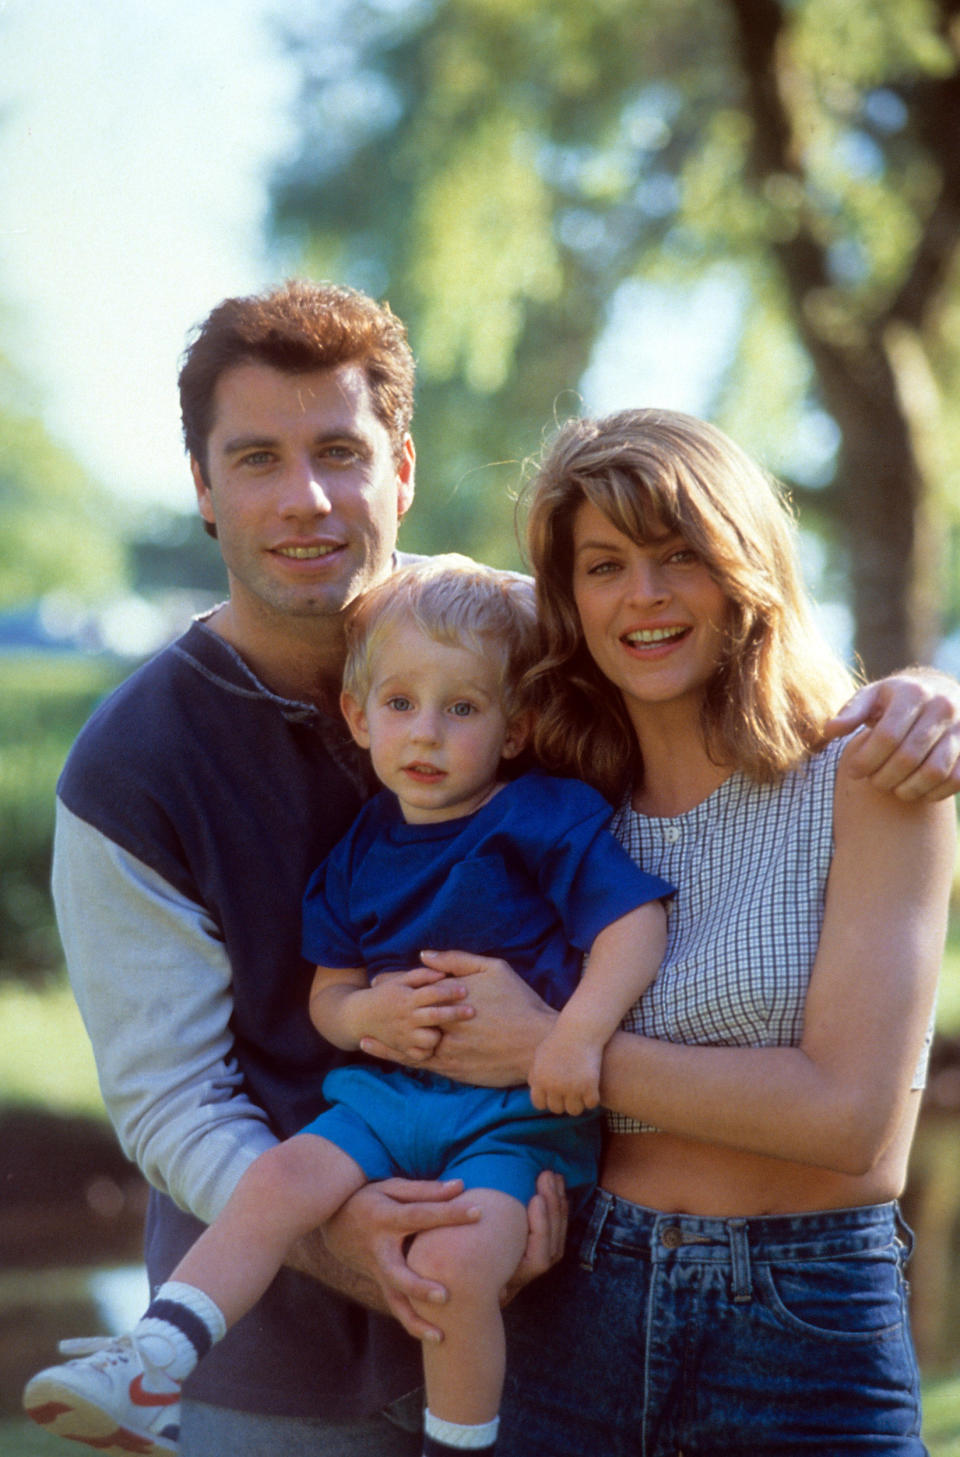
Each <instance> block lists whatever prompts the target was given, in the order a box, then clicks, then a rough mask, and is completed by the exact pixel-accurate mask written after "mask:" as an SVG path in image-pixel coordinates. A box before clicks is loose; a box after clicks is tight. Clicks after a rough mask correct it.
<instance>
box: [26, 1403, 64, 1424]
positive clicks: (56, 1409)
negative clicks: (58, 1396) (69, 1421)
mask: <svg viewBox="0 0 960 1457" xmlns="http://www.w3.org/2000/svg"><path fill="white" fill-rule="evenodd" d="M24 1410H25V1411H26V1413H27V1416H28V1417H30V1418H31V1419H32V1420H33V1421H35V1422H39V1423H40V1425H41V1426H42V1427H45V1426H46V1425H47V1423H48V1422H55V1421H56V1420H57V1417H62V1416H63V1414H64V1412H67V1411H73V1407H72V1406H68V1405H67V1404H66V1402H63V1401H47V1402H45V1403H44V1404H43V1406H28V1407H25V1408H24Z"/></svg>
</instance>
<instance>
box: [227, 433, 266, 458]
mask: <svg viewBox="0 0 960 1457" xmlns="http://www.w3.org/2000/svg"><path fill="white" fill-rule="evenodd" d="M276 443H277V441H276V437H275V436H273V435H235V436H234V437H233V439H232V440H225V441H224V442H223V446H222V449H223V454H224V455H236V454H237V452H238V451H240V450H269V449H272V448H273V447H274V446H275V445H276Z"/></svg>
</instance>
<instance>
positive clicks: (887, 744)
mask: <svg viewBox="0 0 960 1457" xmlns="http://www.w3.org/2000/svg"><path fill="white" fill-rule="evenodd" d="M861 724H864V725H866V726H867V731H866V733H864V734H861V735H860V739H859V741H858V742H857V743H856V744H855V745H854V747H853V748H852V749H851V751H850V755H849V757H848V759H847V761H846V762H847V764H848V766H849V768H850V771H851V772H852V773H853V774H854V775H856V777H857V778H861V779H868V780H869V781H870V783H871V784H872V785H873V786H874V787H875V788H876V789H881V790H888V791H890V792H891V793H893V794H895V795H896V796H897V797H898V799H905V800H917V799H927V800H931V801H932V800H939V799H949V797H950V795H952V794H956V793H957V792H958V791H960V684H958V683H957V682H956V681H955V680H954V679H953V678H949V677H947V675H946V674H944V673H938V672H936V671H935V670H934V669H933V668H912V669H911V670H910V671H909V672H907V673H899V674H897V675H896V676H895V677H892V678H882V679H881V680H880V682H879V683H870V684H868V685H867V686H866V687H865V688H861V689H860V691H859V692H858V693H856V694H854V696H853V698H852V699H851V700H850V702H849V703H848V704H846V705H845V707H843V708H842V709H841V710H840V712H839V713H838V714H836V715H835V716H834V717H833V718H832V719H831V720H830V722H829V723H828V724H827V727H826V735H827V737H828V738H839V737H840V736H841V735H842V734H848V733H850V731H851V730H852V729H854V728H857V727H858V726H859V725H861Z"/></svg>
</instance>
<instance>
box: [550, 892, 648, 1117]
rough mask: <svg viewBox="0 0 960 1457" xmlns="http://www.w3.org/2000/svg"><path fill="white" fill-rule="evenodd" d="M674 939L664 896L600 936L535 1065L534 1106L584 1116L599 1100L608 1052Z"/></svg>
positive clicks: (630, 912) (628, 914)
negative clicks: (670, 936)
mask: <svg viewBox="0 0 960 1457" xmlns="http://www.w3.org/2000/svg"><path fill="white" fill-rule="evenodd" d="M666 939H667V915H666V911H665V910H664V907H663V903H662V902H661V901H648V902H647V904H646V905H642V906H638V907H637V909H636V910H634V911H629V912H628V913H627V915H625V916H621V917H620V919H619V920H618V921H613V922H612V923H611V924H610V925H609V926H605V927H604V929H603V930H602V931H601V932H600V933H599V935H598V936H597V937H596V939H595V941H594V943H593V945H592V946H591V948H590V956H589V958H588V960H587V965H586V967H585V969H584V973H583V976H582V977H581V979H580V984H579V985H578V987H577V989H576V991H575V992H574V993H573V995H572V997H571V998H570V1000H569V1001H568V1002H567V1004H566V1006H565V1007H564V1008H563V1010H562V1011H561V1012H560V1014H559V1016H558V1017H557V1019H556V1021H555V1022H554V1024H553V1028H552V1030H551V1031H550V1032H549V1033H548V1034H547V1036H546V1037H545V1038H544V1039H543V1041H542V1042H541V1043H540V1045H539V1047H538V1048H537V1051H536V1054H535V1055H534V1059H533V1065H532V1067H531V1070H530V1079H529V1081H530V1096H531V1098H532V1100H533V1103H534V1106H535V1107H537V1108H545V1109H549V1110H550V1112H551V1113H582V1112H584V1110H585V1109H587V1108H596V1106H597V1105H598V1103H599V1102H600V1065H601V1061H602V1058H603V1049H604V1047H605V1046H606V1044H607V1042H608V1041H609V1040H610V1038H611V1037H612V1036H613V1034H614V1032H615V1031H616V1030H617V1028H618V1027H619V1025H620V1023H621V1021H622V1019H623V1017H624V1016H625V1015H626V1013H627V1012H628V1011H629V1010H630V1008H631V1007H632V1006H633V1004H634V1003H635V1002H636V1001H638V1000H639V999H640V997H641V996H642V995H643V993H644V992H645V991H646V989H647V987H648V986H649V985H650V983H651V982H652V981H653V979H654V977H655V976H656V974H657V969H658V968H659V966H660V962H661V961H662V960H663V953H664V948H665V946H666Z"/></svg>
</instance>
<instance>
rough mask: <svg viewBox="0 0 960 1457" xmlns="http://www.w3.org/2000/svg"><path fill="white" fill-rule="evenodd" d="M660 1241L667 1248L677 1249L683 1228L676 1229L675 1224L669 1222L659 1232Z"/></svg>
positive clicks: (681, 1242)
mask: <svg viewBox="0 0 960 1457" xmlns="http://www.w3.org/2000/svg"><path fill="white" fill-rule="evenodd" d="M660 1243H661V1244H662V1245H665V1246H666V1248H667V1249H668V1250H676V1249H679V1248H680V1246H681V1245H682V1244H683V1230H682V1229H678V1228H677V1226H676V1225H675V1224H671V1225H670V1226H669V1228H667V1229H665V1230H664V1231H663V1233H662V1234H661V1236H660Z"/></svg>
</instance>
